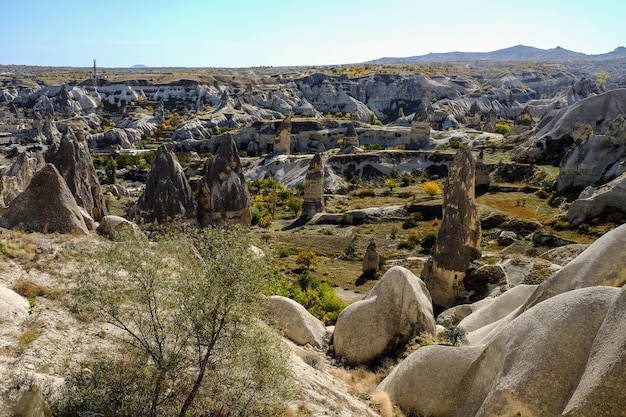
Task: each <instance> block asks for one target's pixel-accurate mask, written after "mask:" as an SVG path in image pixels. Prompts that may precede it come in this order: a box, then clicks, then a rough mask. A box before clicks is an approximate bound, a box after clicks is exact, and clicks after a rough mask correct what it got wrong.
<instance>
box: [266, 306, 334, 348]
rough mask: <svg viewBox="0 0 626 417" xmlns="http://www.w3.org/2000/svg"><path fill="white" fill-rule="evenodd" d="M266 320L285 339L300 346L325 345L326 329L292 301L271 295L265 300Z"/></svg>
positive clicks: (319, 346)
mask: <svg viewBox="0 0 626 417" xmlns="http://www.w3.org/2000/svg"><path fill="white" fill-rule="evenodd" d="M265 310H266V312H267V316H266V317H267V318H268V320H269V321H270V323H271V324H273V325H274V326H276V327H277V328H278V329H279V330H280V331H281V332H283V334H284V335H285V337H287V338H288V339H289V340H291V341H293V342H294V343H297V344H299V345H301V346H304V345H311V346H313V347H316V348H321V347H323V346H324V345H325V340H324V339H325V337H326V327H325V326H324V323H322V322H321V321H319V320H318V319H316V318H315V317H313V315H312V314H311V313H309V312H308V311H307V310H306V308H304V307H303V306H302V305H300V304H298V303H297V302H295V301H293V300H292V299H289V298H286V297H281V296H278V295H273V296H270V297H267V299H266V300H265Z"/></svg>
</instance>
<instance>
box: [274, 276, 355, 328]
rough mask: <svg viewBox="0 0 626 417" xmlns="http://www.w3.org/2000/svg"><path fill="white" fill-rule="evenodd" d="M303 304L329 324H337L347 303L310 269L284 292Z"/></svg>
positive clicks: (286, 295)
mask: <svg viewBox="0 0 626 417" xmlns="http://www.w3.org/2000/svg"><path fill="white" fill-rule="evenodd" d="M280 295H283V296H285V297H289V298H291V299H293V300H294V301H296V302H297V303H299V304H301V305H303V306H304V307H305V308H306V309H307V310H308V311H309V313H311V314H312V315H313V316H315V317H317V318H318V319H319V320H321V321H322V322H323V323H324V324H326V325H327V326H331V325H333V324H335V322H336V321H337V317H338V316H339V313H341V311H342V310H343V309H344V308H345V307H346V304H345V303H344V302H343V301H342V300H341V299H340V298H339V297H338V296H337V293H335V290H334V289H333V287H331V286H330V285H329V284H328V283H326V282H320V281H317V280H316V279H314V278H313V277H312V276H311V275H310V273H309V272H308V271H304V272H303V273H302V274H301V275H300V277H298V285H291V286H289V287H288V288H287V289H286V290H284V291H283V293H282V294H280Z"/></svg>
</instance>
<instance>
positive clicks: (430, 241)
mask: <svg viewBox="0 0 626 417" xmlns="http://www.w3.org/2000/svg"><path fill="white" fill-rule="evenodd" d="M436 242H437V235H436V234H434V233H429V234H427V235H426V236H424V239H422V242H421V246H422V252H424V253H428V254H430V253H432V251H433V249H434V248H435V243H436Z"/></svg>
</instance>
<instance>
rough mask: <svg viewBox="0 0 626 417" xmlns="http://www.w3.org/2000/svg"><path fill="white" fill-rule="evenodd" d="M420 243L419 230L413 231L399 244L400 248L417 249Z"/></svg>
mask: <svg viewBox="0 0 626 417" xmlns="http://www.w3.org/2000/svg"><path fill="white" fill-rule="evenodd" d="M419 243H420V238H419V235H418V234H417V232H415V231H411V232H409V235H408V236H407V238H406V240H404V241H402V242H400V243H399V244H398V249H415V247H416V246H417V245H418V244H419Z"/></svg>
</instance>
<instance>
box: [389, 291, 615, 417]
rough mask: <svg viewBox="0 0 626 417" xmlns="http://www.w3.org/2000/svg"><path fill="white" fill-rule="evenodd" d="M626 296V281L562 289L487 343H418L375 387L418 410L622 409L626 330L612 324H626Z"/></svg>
mask: <svg viewBox="0 0 626 417" xmlns="http://www.w3.org/2000/svg"><path fill="white" fill-rule="evenodd" d="M624 299H626V289H624V288H622V289H621V290H620V289H617V288H609V287H591V288H583V289H578V290H574V291H569V292H566V293H564V294H560V295H558V296H555V297H553V298H551V299H550V300H547V301H545V302H543V303H540V304H537V305H536V306H534V307H533V308H531V309H529V310H527V311H526V312H525V313H524V314H522V315H520V316H518V317H517V318H516V319H514V320H512V321H510V322H509V323H508V324H506V325H505V326H503V327H502V328H501V329H500V331H498V332H497V333H496V334H495V335H494V336H493V338H491V339H490V340H489V341H488V342H487V344H485V345H484V346H468V347H446V346H429V347H426V348H422V349H419V350H417V351H416V352H415V353H413V354H411V355H410V356H409V357H408V358H407V359H406V360H405V361H403V362H402V363H401V364H400V365H399V366H398V367H396V368H395V369H394V370H393V371H392V373H391V374H390V375H389V376H387V378H385V380H383V382H382V383H381V384H380V385H379V387H378V389H379V390H383V391H385V392H387V393H388V394H389V396H390V397H391V399H392V401H394V402H395V403H396V404H397V405H398V406H400V408H401V409H403V410H404V412H405V413H415V414H418V415H430V416H459V417H461V416H479V417H484V416H494V417H495V416H505V415H530V416H547V417H552V416H555V417H556V416H566V415H567V416H573V415H576V416H583V415H607V416H608V415H612V414H611V413H614V412H616V410H620V411H617V413H618V415H619V413H621V410H623V407H624V404H625V399H624V396H623V395H621V392H622V390H623V389H624V384H625V383H626V380H625V379H624V378H623V375H624V372H626V360H625V359H624V353H623V352H624V348H625V343H626V337H625V336H624V333H623V332H622V333H620V334H617V333H612V335H611V336H609V333H608V332H613V329H619V328H623V326H624V324H623V317H624V316H623V315H624V314H626V312H625V311H624V308H625V307H626V304H625V303H624ZM620 320H622V321H621V322H620ZM611 326H616V327H613V328H611ZM603 335H606V336H607V337H602V336H603ZM529 340H532V343H528V341H529ZM597 413H599V414H597Z"/></svg>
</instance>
